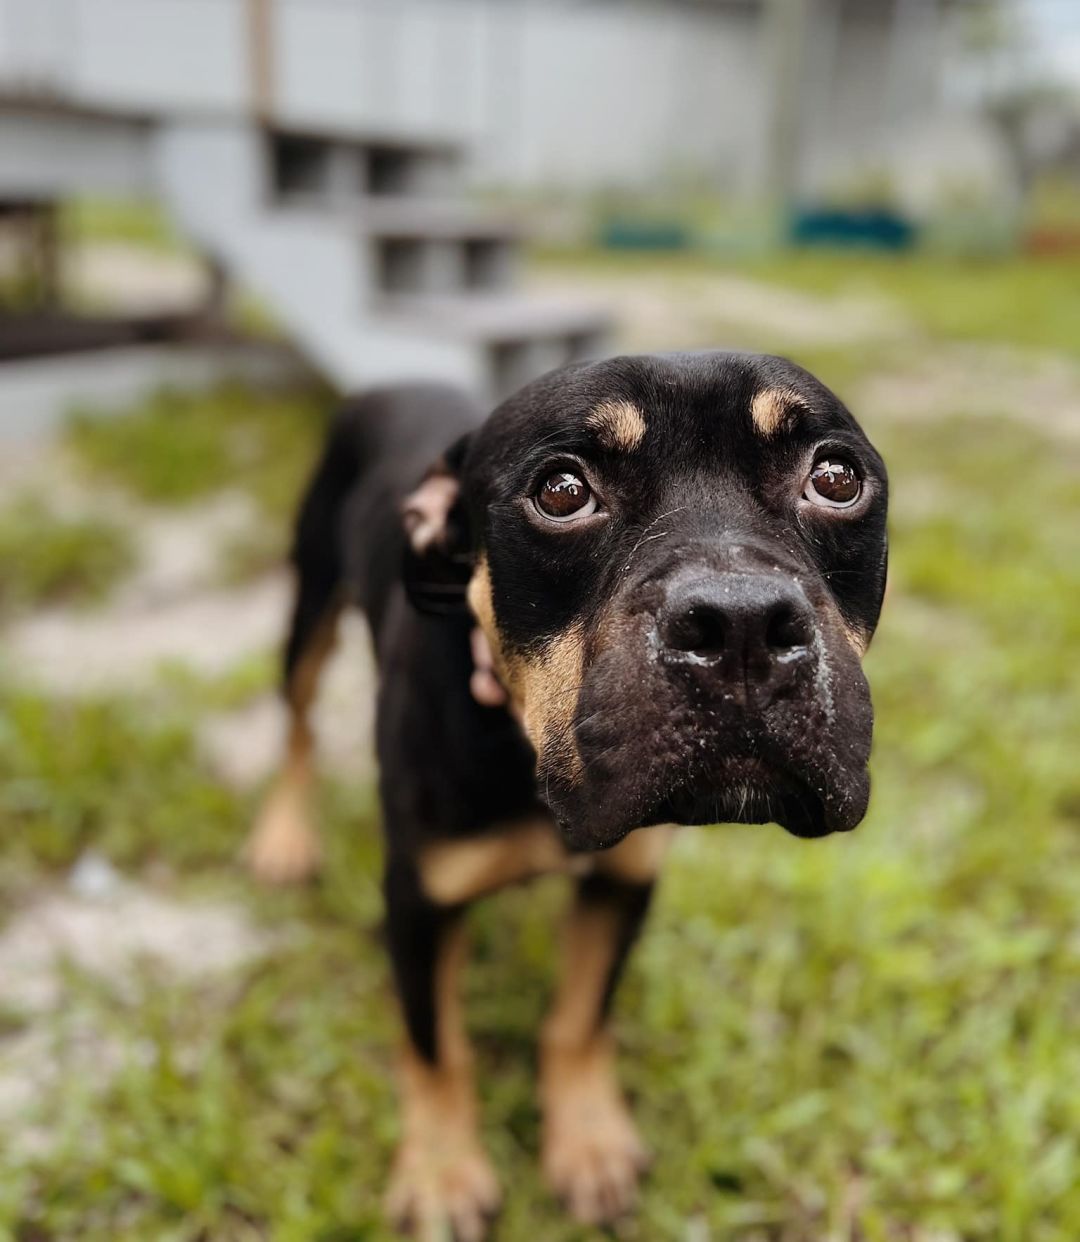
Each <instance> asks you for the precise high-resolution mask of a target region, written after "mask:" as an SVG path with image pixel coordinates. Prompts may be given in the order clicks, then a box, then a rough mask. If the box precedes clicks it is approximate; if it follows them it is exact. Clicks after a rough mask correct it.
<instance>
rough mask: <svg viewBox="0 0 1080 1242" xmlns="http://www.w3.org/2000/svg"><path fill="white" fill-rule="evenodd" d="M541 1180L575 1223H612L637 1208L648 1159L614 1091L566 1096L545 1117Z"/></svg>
mask: <svg viewBox="0 0 1080 1242" xmlns="http://www.w3.org/2000/svg"><path fill="white" fill-rule="evenodd" d="M543 1166H544V1175H545V1177H546V1178H547V1181H548V1184H549V1185H550V1186H551V1188H552V1190H553V1191H554V1192H555V1193H556V1194H557V1195H558V1196H559V1198H560V1199H562V1201H563V1202H564V1203H565V1204H566V1207H567V1210H568V1211H569V1212H570V1214H571V1215H572V1216H573V1217H574V1219H575V1220H578V1221H581V1222H582V1223H583V1224H587V1225H600V1224H611V1223H612V1222H614V1221H616V1220H618V1219H619V1218H620V1217H622V1216H625V1215H626V1214H627V1213H628V1212H630V1211H632V1210H633V1208H634V1207H635V1206H636V1204H637V1197H638V1183H639V1182H640V1180H641V1176H642V1174H643V1173H644V1172H645V1170H646V1169H647V1168H648V1166H649V1154H648V1151H647V1150H646V1148H645V1144H644V1143H643V1142H642V1140H641V1137H640V1135H639V1134H638V1132H637V1127H636V1126H635V1125H634V1122H633V1119H632V1118H631V1116H630V1112H629V1110H628V1109H627V1107H626V1105H625V1103H624V1102H623V1100H622V1097H621V1096H620V1095H619V1093H618V1089H617V1088H616V1087H614V1086H613V1085H611V1086H609V1085H608V1084H606V1083H605V1084H603V1085H601V1084H597V1085H596V1087H595V1088H594V1089H589V1088H587V1087H586V1088H585V1089H583V1090H580V1091H573V1090H572V1089H571V1087H570V1085H569V1084H568V1086H567V1088H566V1090H565V1092H560V1093H558V1094H557V1095H555V1096H554V1098H551V1099H550V1100H549V1103H548V1107H547V1110H546V1115H545V1118H544V1147H543Z"/></svg>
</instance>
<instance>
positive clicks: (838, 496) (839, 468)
mask: <svg viewBox="0 0 1080 1242" xmlns="http://www.w3.org/2000/svg"><path fill="white" fill-rule="evenodd" d="M861 494H862V479H860V478H859V476H858V474H857V473H856V470H855V467H854V466H853V465H852V464H851V463H850V462H847V461H844V460H843V458H840V457H820V458H818V460H817V461H816V462H814V468H813V470H811V471H810V477H809V478H808V479H807V480H806V488H805V490H804V491H803V495H804V496H805V497H806V499H807V500H809V501H810V502H811V504H815V505H823V506H824V507H825V508H829V509H846V508H847V507H848V505H853V504H854V503H855V501H856V500H858V499H859V497H860V495H861Z"/></svg>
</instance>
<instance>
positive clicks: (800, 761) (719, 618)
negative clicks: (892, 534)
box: [540, 563, 872, 847]
mask: <svg viewBox="0 0 1080 1242" xmlns="http://www.w3.org/2000/svg"><path fill="white" fill-rule="evenodd" d="M650 592H651V593H650V598H649V602H648V605H646V606H643V604H642V602H641V601H640V600H638V601H628V602H627V604H626V606H624V607H620V606H618V605H617V606H616V612H617V614H618V615H617V619H616V621H615V622H614V624H613V626H612V632H611V634H610V636H609V638H608V641H607V643H606V644H605V649H604V650H602V651H601V652H600V653H599V654H598V655H597V657H596V659H595V662H594V664H593V665H592V667H591V668H590V669H589V670H588V671H587V674H586V677H585V683H584V687H583V689H582V692H581V696H580V699H579V702H578V707H577V712H576V716H575V723H574V733H575V739H576V743H577V749H578V753H579V756H580V760H581V763H580V767H579V772H580V776H579V779H578V781H577V782H575V783H574V784H573V787H569V786H564V785H562V784H561V783H560V782H559V780H558V779H557V777H555V778H552V780H551V781H550V782H549V783H548V785H547V787H548V788H549V793H550V798H549V800H550V803H551V806H552V810H553V811H554V812H555V814H556V818H557V819H558V820H559V822H560V823H561V824H562V826H563V830H564V833H565V835H566V837H567V839H568V841H570V842H571V843H573V844H574V845H576V846H578V847H589V846H596V845H605V844H610V843H612V842H613V841H616V840H618V839H619V838H620V837H621V836H623V835H625V833H626V832H628V831H630V830H631V829H632V828H636V827H640V826H643V825H646V824H655V823H664V822H674V823H683V824H693V823H696V824H707V823H719V822H727V823H732V822H741V823H764V822H769V821H775V822H777V823H780V824H782V825H783V826H784V827H786V828H787V829H788V830H789V831H791V832H793V833H794V834H796V835H798V836H810V837H813V836H822V835H825V834H827V833H830V832H836V831H846V830H849V829H851V828H854V827H855V826H856V824H858V822H859V821H860V820H861V819H862V817H863V815H864V814H865V811H866V805H867V801H868V798H869V777H868V774H867V770H866V762H867V759H868V756H869V748H870V735H871V725H872V713H871V708H870V698H869V689H868V687H867V684H866V680H865V678H864V677H863V674H862V671H861V668H860V666H859V661H858V658H857V656H856V653H855V652H854V650H853V649H852V647H851V645H850V643H849V642H848V641H847V640H846V638H845V636H844V632H843V627H842V624H841V622H840V619H839V617H838V616H837V615H836V614H835V610H834V609H832V610H830V609H827V608H823V607H821V606H819V607H815V606H814V604H813V603H812V602H811V598H810V596H809V594H808V592H807V590H806V589H805V588H804V586H803V583H802V582H801V581H800V578H799V575H798V574H793V573H791V572H790V571H786V570H784V569H780V568H777V569H773V568H772V567H771V566H769V567H767V568H762V569H758V568H757V567H756V566H755V567H750V566H746V567H745V568H744V567H742V566H739V567H738V568H736V569H727V568H725V569H716V568H712V567H710V566H708V565H706V564H685V563H684V564H683V565H681V566H680V567H679V568H678V569H676V570H675V571H674V572H673V573H672V574H671V575H670V576H669V577H666V578H665V579H663V580H661V581H659V582H657V581H656V580H653V582H652V583H651V587H650ZM540 767H541V777H542V785H541V787H545V786H544V783H543V781H544V779H545V773H544V770H543V768H544V765H543V756H541V764H540Z"/></svg>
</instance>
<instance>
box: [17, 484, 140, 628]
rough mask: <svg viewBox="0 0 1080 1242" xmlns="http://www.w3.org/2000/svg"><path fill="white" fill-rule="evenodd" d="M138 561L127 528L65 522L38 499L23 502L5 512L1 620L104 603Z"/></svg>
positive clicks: (100, 521) (104, 523) (84, 521)
mask: <svg viewBox="0 0 1080 1242" xmlns="http://www.w3.org/2000/svg"><path fill="white" fill-rule="evenodd" d="M134 561H135V549H134V546H133V544H132V541H131V538H130V535H129V534H128V533H127V532H126V531H125V530H124V528H123V527H122V526H119V525H118V524H116V523H115V522H111V521H108V520H106V519H104V518H100V517H89V518H78V519H75V518H66V517H61V516H59V515H57V514H56V513H54V512H52V510H50V509H49V508H48V507H47V506H46V505H45V504H43V503H42V502H41V501H40V500H38V499H37V498H36V497H32V496H26V497H22V498H21V499H18V500H16V501H15V502H14V503H12V504H10V505H7V506H6V507H5V508H3V509H0V614H3V613H11V612H14V611H18V610H20V609H25V608H31V607H35V606H39V605H42V604H80V603H88V602H93V601H98V600H101V599H102V598H104V596H105V595H106V594H107V593H108V591H109V590H110V588H111V587H113V586H114V585H115V584H116V583H117V582H118V581H119V580H120V579H121V578H122V577H123V576H124V575H125V574H126V573H127V572H128V571H129V570H130V569H131V568H132V567H133V565H134Z"/></svg>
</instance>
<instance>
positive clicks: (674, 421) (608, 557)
mask: <svg viewBox="0 0 1080 1242" xmlns="http://www.w3.org/2000/svg"><path fill="white" fill-rule="evenodd" d="M459 479H460V488H461V492H460V502H461V506H462V508H463V510H464V513H463V515H462V518H463V520H460V521H459V523H458V527H459V530H458V536H457V537H458V538H465V539H467V540H468V542H469V543H470V545H471V547H470V549H469V552H470V572H471V576H470V579H469V582H468V602H469V606H470V607H471V609H472V611H473V613H474V615H475V617H476V620H477V622H478V624H479V625H480V626H481V628H482V629H483V631H484V633H485V635H486V636H487V639H488V642H489V644H490V646H491V649H492V652H493V655H494V661H495V668H496V671H497V673H498V675H499V677H500V680H501V681H502V682H503V684H504V686H505V687H506V688H507V690H508V692H509V694H510V696H511V699H512V700H513V702H514V704H515V706H516V708H517V709H518V711H519V712H520V714H521V718H522V721H523V724H524V728H525V730H526V732H527V734H528V736H529V738H530V740H531V741H532V743H533V745H534V747H535V749H536V754H537V783H538V789H539V791H540V794H541V796H542V797H543V798H544V800H545V801H546V802H547V803H548V805H549V806H550V808H551V810H552V812H553V813H554V815H555V817H556V819H557V821H558V823H559V825H560V827H561V829H562V831H563V833H564V835H565V837H566V839H567V841H568V843H570V844H571V845H573V846H575V847H578V848H593V847H600V846H605V845H610V844H612V843H614V842H615V841H617V840H619V839H620V838H621V837H622V836H624V835H625V834H626V833H627V832H629V831H630V830H631V829H633V828H637V827H640V826H642V825H647V824H655V823H660V822H675V823H682V824H701V823H714V822H723V821H726V822H748V823H751V822H752V823H758V822H765V821H770V820H775V821H777V822H779V823H781V824H783V825H784V826H785V827H786V828H788V829H789V830H790V831H792V832H793V833H796V834H798V835H800V836H819V835H822V834H824V833H828V832H833V831H837V830H847V829H850V828H853V827H855V825H856V824H858V822H859V821H860V820H861V819H862V817H863V815H864V813H865V811H866V805H867V799H868V796H869V777H868V774H867V766H866V765H867V759H868V756H869V752H870V735H871V725H872V712H871V706H870V695H869V689H868V687H867V683H866V680H865V678H864V676H863V674H862V670H861V667H860V657H861V655H862V653H863V652H864V650H865V648H866V645H867V643H868V641H869V638H870V635H871V633H872V632H873V629H874V627H875V625H876V623H877V619H878V613H879V611H880V607H881V600H882V593H883V590H884V584H885V564H886V539H885V510H886V489H887V484H886V475H885V469H884V466H883V464H882V461H881V459H880V457H879V456H878V454H877V453H876V452H875V450H874V449H873V447H872V446H871V445H870V443H869V441H868V440H867V439H866V437H865V436H864V435H863V433H862V431H861V430H860V429H859V427H858V425H857V424H856V422H855V420H854V419H853V418H852V416H851V415H850V414H849V413H848V411H847V410H846V409H845V408H844V406H843V405H842V404H841V403H840V402H839V401H838V400H837V398H836V397H835V396H833V394H832V393H830V392H829V391H828V390H827V389H826V388H824V387H823V386H822V385H821V384H819V383H818V382H817V381H816V380H814V379H813V378H812V377H811V376H810V375H808V374H807V373H806V372H805V371H803V370H801V369H800V368H798V367H796V366H794V365H793V364H792V363H790V362H787V361H785V360H782V359H779V358H770V357H758V356H749V355H739V354H726V353H711V354H693V355H671V356H660V357H641V358H616V359H613V360H610V361H607V362H602V363H597V364H591V365H585V366H576V367H571V368H567V369H565V370H562V371H558V372H555V373H552V374H550V375H547V376H545V377H544V378H542V379H540V380H538V381H536V382H535V383H533V384H531V385H529V386H528V387H526V388H525V389H523V390H522V391H521V392H519V393H518V394H517V395H516V396H514V397H512V398H511V399H510V400H508V401H507V402H505V403H504V404H503V405H501V406H500V407H499V408H498V409H497V410H496V411H495V412H494V413H493V414H492V415H491V417H490V418H489V419H488V421H487V422H486V423H485V424H484V425H483V426H482V427H481V428H480V429H479V430H478V431H477V432H476V433H475V434H474V435H473V436H472V437H470V440H469V443H468V445H467V449H465V450H464V456H463V461H462V462H461V465H460V469H459ZM441 483H442V485H444V481H441ZM459 513H460V510H459ZM452 541H453V539H452V537H451V542H452ZM443 550H444V551H446V550H448V549H447V548H446V547H445V542H444V544H443ZM449 550H451V551H452V549H449ZM459 551H460V549H459Z"/></svg>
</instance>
